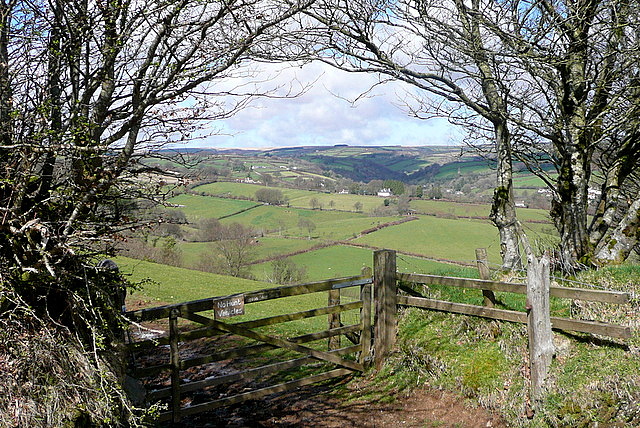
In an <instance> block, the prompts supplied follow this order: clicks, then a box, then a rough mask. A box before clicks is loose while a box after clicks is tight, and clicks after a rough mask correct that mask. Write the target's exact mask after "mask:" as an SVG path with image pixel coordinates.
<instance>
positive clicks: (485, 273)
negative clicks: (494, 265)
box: [476, 248, 496, 308]
mask: <svg viewBox="0 0 640 428" xmlns="http://www.w3.org/2000/svg"><path fill="white" fill-rule="evenodd" d="M476 264H477V266H478V273H479V274H480V279H484V280H489V279H491V272H489V261H488V258H487V249H486V248H476ZM482 295H483V296H484V306H486V307H488V308H493V307H494V306H495V305H496V295H495V294H493V291H491V290H482Z"/></svg>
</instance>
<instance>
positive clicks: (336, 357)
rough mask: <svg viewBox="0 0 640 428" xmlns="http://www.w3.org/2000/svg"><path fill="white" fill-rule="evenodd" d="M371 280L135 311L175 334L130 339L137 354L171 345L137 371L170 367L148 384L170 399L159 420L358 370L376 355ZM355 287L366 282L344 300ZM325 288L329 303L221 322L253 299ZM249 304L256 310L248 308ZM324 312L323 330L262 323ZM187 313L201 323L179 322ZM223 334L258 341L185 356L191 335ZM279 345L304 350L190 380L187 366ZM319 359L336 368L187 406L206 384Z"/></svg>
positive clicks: (133, 315)
mask: <svg viewBox="0 0 640 428" xmlns="http://www.w3.org/2000/svg"><path fill="white" fill-rule="evenodd" d="M371 284H372V278H371V273H370V271H369V272H364V273H363V274H362V275H359V276H355V277H349V278H341V279H334V280H329V281H322V282H314V283H309V284H302V285H293V286H282V287H277V288H269V289H264V290H260V291H254V292H248V293H241V294H236V295H232V296H224V297H213V298H208V299H202V300H197V301H192V302H186V303H180V304H175V305H167V306H161V307H155V308H149V309H142V310H138V311H131V312H128V313H127V314H126V315H127V316H128V318H129V319H131V320H132V321H134V322H137V323H140V322H145V321H156V320H160V319H168V327H169V328H168V330H169V334H168V335H164V336H162V337H158V338H154V339H149V340H141V341H136V342H132V343H130V344H129V345H128V346H129V349H130V351H131V352H132V353H134V355H135V353H136V352H140V351H143V350H149V349H153V350H154V352H155V350H159V349H161V347H162V346H164V347H165V348H166V346H167V345H168V348H169V352H168V354H169V355H168V360H165V361H164V362H162V363H160V364H154V365H151V366H146V367H141V366H140V364H137V367H135V368H134V369H133V370H132V372H131V374H132V375H133V376H134V377H136V378H138V379H142V378H149V377H153V376H157V375H159V374H162V372H169V374H170V377H169V386H166V387H162V388H158V389H154V390H152V391H149V392H148V394H147V396H146V399H147V401H149V402H156V401H158V400H167V399H169V402H168V404H169V411H165V412H163V413H161V414H160V416H159V421H160V422H162V421H171V422H178V421H179V420H180V418H181V417H183V416H188V415H193V414H196V413H200V412H205V411H210V410H213V409H216V408H219V407H222V406H227V405H231V404H235V403H240V402H243V401H246V400H255V399H258V398H260V397H263V396H266V395H269V394H273V393H276V392H284V391H289V390H292V389H295V388H298V387H301V386H304V385H308V384H311V383H315V382H320V381H323V380H328V379H331V378H335V377H339V376H344V375H346V374H349V373H352V372H354V371H356V372H357V371H362V370H364V365H365V364H366V363H367V362H368V361H369V359H370V358H369V357H370V349H371V308H372V303H371V302H372V299H371V296H372V290H371V287H372V285H371ZM349 287H357V288H359V299H358V300H355V301H349V302H347V303H341V302H340V290H341V289H346V288H349ZM318 292H328V294H329V296H328V299H327V302H328V305H327V306H325V307H320V308H314V309H310V310H306V311H302V312H295V313H287V314H280V315H274V316H270V317H265V318H260V319H252V320H249V321H242V322H236V323H232V322H229V321H227V320H225V321H221V320H222V319H226V318H231V317H233V316H237V315H242V314H245V313H246V314H247V315H250V312H251V311H250V307H251V306H250V305H251V304H252V303H257V302H263V301H267V300H273V299H281V298H284V297H291V296H301V295H304V294H309V293H318ZM245 307H248V308H249V309H247V311H245ZM345 311H359V321H358V322H357V323H355V324H351V325H343V324H342V322H341V318H340V314H341V313H344V312H345ZM203 313H204V314H203ZM323 315H325V316H328V328H327V329H326V330H323V331H319V332H309V333H307V334H304V335H299V336H296V337H288V338H283V337H278V336H276V335H271V334H266V333H264V332H259V331H257V330H256V329H258V328H260V327H266V326H274V325H276V324H280V323H284V322H289V321H295V320H304V319H307V318H312V317H318V316H323ZM180 318H183V319H186V320H189V321H191V322H192V323H197V324H198V325H200V326H201V327H199V328H196V329H193V324H192V325H191V326H188V325H185V324H188V323H184V322H182V325H181V324H180V323H179V322H178V320H179V319H180ZM185 327H191V329H190V330H188V331H183V330H184V328H185ZM222 335H227V337H230V335H233V336H234V337H241V338H244V339H251V341H252V342H251V344H246V343H243V344H242V345H241V346H239V347H232V348H231V349H225V345H224V343H222V345H220V346H216V348H214V351H213V352H211V353H209V354H208V355H199V356H197V357H191V358H183V354H184V352H183V353H181V347H184V346H185V344H186V343H187V342H189V341H191V340H196V339H201V338H205V337H214V336H222ZM340 336H345V337H347V338H348V339H349V340H350V341H351V342H352V344H351V345H349V346H346V347H340V340H339V337H340ZM323 339H325V340H328V350H326V351H325V350H321V349H320V347H319V346H318V345H317V344H316V345H311V346H306V345H304V344H307V343H311V342H316V343H317V341H319V340H323ZM227 346H228V345H227ZM273 349H284V350H287V351H293V352H294V353H295V354H296V355H298V356H297V357H295V358H290V357H287V358H290V359H286V360H282V361H277V362H269V363H268V364H263V365H258V366H252V367H250V368H248V369H242V370H237V371H235V372H234V373H230V374H225V375H221V376H215V377H208V378H205V379H202V380H197V381H191V382H186V381H185V379H184V371H185V370H188V369H190V368H193V367H197V366H204V365H207V364H211V363H214V362H217V361H223V360H229V359H231V358H241V359H243V362H244V360H245V359H247V357H249V356H260V355H261V354H264V353H265V352H266V351H269V350H273ZM348 355H352V357H351V358H347V356H348ZM353 355H355V357H353ZM317 361H322V362H325V363H329V366H330V367H331V368H330V369H329V370H326V371H323V372H319V373H318V370H314V371H313V373H314V374H312V375H308V376H304V377H302V378H298V379H295V380H291V381H288V382H282V383H278V384H276V385H270V386H260V387H259V388H257V389H253V390H250V391H243V392H241V393H239V394H235V395H232V396H225V397H223V398H218V399H215V400H211V401H207V402H203V403H197V404H193V403H191V404H189V405H188V406H183V405H182V401H183V399H184V398H185V397H186V396H187V395H188V394H192V393H194V392H196V391H199V392H202V391H204V390H205V388H211V387H214V386H216V385H223V384H231V383H233V382H237V381H245V380H250V379H255V378H258V377H261V376H265V375H269V376H271V375H272V374H275V373H278V372H286V373H288V374H291V371H292V370H293V369H299V368H303V367H304V366H308V365H309V364H311V363H314V362H317Z"/></svg>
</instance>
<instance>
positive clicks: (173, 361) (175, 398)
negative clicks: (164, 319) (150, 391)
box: [169, 309, 180, 423]
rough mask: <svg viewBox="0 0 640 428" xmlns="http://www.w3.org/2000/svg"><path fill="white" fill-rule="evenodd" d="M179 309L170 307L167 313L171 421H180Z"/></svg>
mask: <svg viewBox="0 0 640 428" xmlns="http://www.w3.org/2000/svg"><path fill="white" fill-rule="evenodd" d="M179 316H180V310H179V309H171V313H170V314H169V352H170V361H169V364H170V365H171V422H173V423H177V422H180V351H179V350H178V337H179V333H180V332H179V331H178V317H179Z"/></svg>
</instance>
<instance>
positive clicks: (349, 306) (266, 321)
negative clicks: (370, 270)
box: [185, 300, 362, 328]
mask: <svg viewBox="0 0 640 428" xmlns="http://www.w3.org/2000/svg"><path fill="white" fill-rule="evenodd" d="M361 307H362V301H360V300H358V301H355V302H350V303H345V304H342V305H337V306H326V307H324V308H318V309H311V310H308V311H301V312H295V313H292V314H284V315H276V316H273V317H268V318H260V319H259V320H254V321H244V322H239V323H236V324H235V325H237V326H239V327H243V328H257V327H264V326H267V325H273V324H280V323H283V322H288V321H298V320H302V319H305V318H313V317H317V316H321V315H327V314H337V313H340V312H345V311H350V310H354V309H360V308H361ZM185 317H186V315H185Z"/></svg>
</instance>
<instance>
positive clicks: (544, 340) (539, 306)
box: [526, 254, 554, 408]
mask: <svg viewBox="0 0 640 428" xmlns="http://www.w3.org/2000/svg"><path fill="white" fill-rule="evenodd" d="M528 262H529V263H528V266H527V303H526V308H527V331H528V334H529V365H530V372H531V399H532V404H533V405H534V408H535V407H537V403H539V401H540V400H541V399H542V395H543V392H544V383H545V379H546V377H547V373H548V372H549V367H550V365H551V360H552V358H553V352H554V349H553V332H552V331H551V314H550V308H549V287H550V263H549V257H548V255H546V254H545V255H544V256H542V258H541V259H540V260H538V259H537V258H536V257H535V256H534V255H529V257H528Z"/></svg>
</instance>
